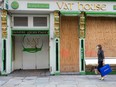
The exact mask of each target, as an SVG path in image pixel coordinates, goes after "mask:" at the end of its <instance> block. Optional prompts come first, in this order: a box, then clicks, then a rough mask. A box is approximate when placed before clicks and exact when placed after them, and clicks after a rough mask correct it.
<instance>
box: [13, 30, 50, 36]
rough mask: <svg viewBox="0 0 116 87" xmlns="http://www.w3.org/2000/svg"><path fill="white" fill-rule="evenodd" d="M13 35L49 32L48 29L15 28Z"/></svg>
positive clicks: (44, 33)
mask: <svg viewBox="0 0 116 87" xmlns="http://www.w3.org/2000/svg"><path fill="white" fill-rule="evenodd" d="M12 34H13V35H28V34H29V35H30V34H32V35H46V34H49V31H48V30H13V31H12Z"/></svg>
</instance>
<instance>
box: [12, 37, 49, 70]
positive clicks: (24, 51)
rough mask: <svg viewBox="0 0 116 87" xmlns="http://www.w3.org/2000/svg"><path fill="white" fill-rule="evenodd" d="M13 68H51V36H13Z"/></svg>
mask: <svg viewBox="0 0 116 87" xmlns="http://www.w3.org/2000/svg"><path fill="white" fill-rule="evenodd" d="M12 45H13V46H12V50H13V51H12V52H13V59H12V66H13V70H19V69H23V70H33V69H47V70H49V37H48V35H45V36H44V35H43V36H32V35H28V36H13V39H12Z"/></svg>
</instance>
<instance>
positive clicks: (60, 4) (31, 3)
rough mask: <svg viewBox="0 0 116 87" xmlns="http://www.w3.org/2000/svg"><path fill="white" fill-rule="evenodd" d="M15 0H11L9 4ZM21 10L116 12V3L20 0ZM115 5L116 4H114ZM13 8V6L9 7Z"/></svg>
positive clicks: (74, 0)
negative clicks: (114, 8) (115, 8)
mask: <svg viewBox="0 0 116 87" xmlns="http://www.w3.org/2000/svg"><path fill="white" fill-rule="evenodd" d="M13 1H14V0H9V5H11V3H12V2H13ZM18 3H19V8H18V9H19V10H20V9H21V10H33V11H34V10H38V11H41V10H42V11H55V10H59V11H96V12H97V11H104V12H105V11H107V12H110V11H112V12H115V10H113V6H114V5H115V1H114V2H113V1H112V2H110V3H109V2H108V1H91V0H90V1H81V0H80V1H76V0H73V1H71V0H70V1H68V0H62V1H61V0H56V1H54V0H51V1H49V0H39V1H38V0H28V1H26V0H25V1H24V0H18ZM114 7H115V6H114ZM10 9H13V8H12V7H11V8H9V10H10Z"/></svg>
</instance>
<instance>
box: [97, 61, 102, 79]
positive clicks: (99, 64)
mask: <svg viewBox="0 0 116 87" xmlns="http://www.w3.org/2000/svg"><path fill="white" fill-rule="evenodd" d="M101 67H103V61H98V67H97V69H98V71H99V72H100V68H101ZM101 77H103V76H102V75H101Z"/></svg>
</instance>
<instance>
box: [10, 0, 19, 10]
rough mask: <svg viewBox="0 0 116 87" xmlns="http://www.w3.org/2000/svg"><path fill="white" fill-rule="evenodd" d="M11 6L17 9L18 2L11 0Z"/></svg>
mask: <svg viewBox="0 0 116 87" xmlns="http://www.w3.org/2000/svg"><path fill="white" fill-rule="evenodd" d="M11 7H12V8H13V9H18V8H19V3H18V2H17V1H13V2H12V3H11Z"/></svg>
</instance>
